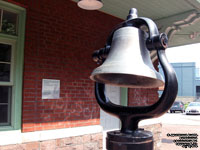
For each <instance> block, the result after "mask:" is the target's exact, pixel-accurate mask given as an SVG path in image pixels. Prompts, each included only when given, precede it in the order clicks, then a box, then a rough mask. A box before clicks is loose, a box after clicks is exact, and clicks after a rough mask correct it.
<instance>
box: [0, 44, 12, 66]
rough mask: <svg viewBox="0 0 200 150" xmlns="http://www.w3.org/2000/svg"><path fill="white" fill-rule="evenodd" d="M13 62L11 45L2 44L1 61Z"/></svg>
mask: <svg viewBox="0 0 200 150" xmlns="http://www.w3.org/2000/svg"><path fill="white" fill-rule="evenodd" d="M10 60H11V45H7V44H1V43H0V61H2V62H10Z"/></svg>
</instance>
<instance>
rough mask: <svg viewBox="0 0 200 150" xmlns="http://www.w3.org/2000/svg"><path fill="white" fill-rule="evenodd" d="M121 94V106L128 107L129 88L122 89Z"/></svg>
mask: <svg viewBox="0 0 200 150" xmlns="http://www.w3.org/2000/svg"><path fill="white" fill-rule="evenodd" d="M120 94H121V105H122V106H127V105H128V88H123V87H121V88H120Z"/></svg>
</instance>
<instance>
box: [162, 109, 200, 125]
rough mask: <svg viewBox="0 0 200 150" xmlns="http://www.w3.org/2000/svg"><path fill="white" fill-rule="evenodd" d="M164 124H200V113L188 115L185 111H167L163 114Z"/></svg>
mask: <svg viewBox="0 0 200 150" xmlns="http://www.w3.org/2000/svg"><path fill="white" fill-rule="evenodd" d="M159 119H161V122H162V123H163V124H175V125H176V124H179V125H200V115H186V114H185V113H178V112H177V113H166V114H165V115H163V116H161V117H160V118H159Z"/></svg>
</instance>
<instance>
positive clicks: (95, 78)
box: [90, 73, 165, 88]
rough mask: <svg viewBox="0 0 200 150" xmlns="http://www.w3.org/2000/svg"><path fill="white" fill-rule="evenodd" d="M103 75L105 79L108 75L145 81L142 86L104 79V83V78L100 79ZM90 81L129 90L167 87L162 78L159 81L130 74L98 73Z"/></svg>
mask: <svg viewBox="0 0 200 150" xmlns="http://www.w3.org/2000/svg"><path fill="white" fill-rule="evenodd" d="M102 75H103V76H104V77H105V75H107V76H108V75H110V76H113V75H119V76H120V77H122V76H129V77H131V78H133V79H136V78H143V80H141V82H139V83H140V85H134V84H127V83H118V82H117V81H116V82H113V80H105V79H104V81H103V80H102V78H99V77H100V76H102ZM90 79H91V80H93V81H95V82H98V83H103V84H108V85H114V86H120V87H127V88H159V87H161V86H164V85H165V82H164V80H162V78H161V79H158V78H152V77H148V76H142V75H136V74H135V75H133V74H128V73H98V74H92V75H91V76H90ZM144 79H145V80H146V81H147V80H148V82H149V84H145V82H144ZM132 81H133V80H132ZM130 83H131V82H130ZM141 83H144V84H141ZM150 83H156V84H155V85H154V84H150Z"/></svg>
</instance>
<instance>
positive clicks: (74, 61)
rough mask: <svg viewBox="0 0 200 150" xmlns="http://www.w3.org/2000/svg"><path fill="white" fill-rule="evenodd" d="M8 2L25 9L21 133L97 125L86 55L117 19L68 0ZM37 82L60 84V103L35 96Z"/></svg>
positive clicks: (38, 90)
mask: <svg viewBox="0 0 200 150" xmlns="http://www.w3.org/2000/svg"><path fill="white" fill-rule="evenodd" d="M8 1H9V2H11V0H8ZM12 2H14V3H18V4H20V5H24V6H25V7H26V9H27V16H26V29H25V32H26V35H25V52H24V54H25V56H24V81H23V114H22V131H23V132H29V131H37V130H47V129H58V128H68V127H77V126H87V125H95V124H99V117H100V112H99V106H98V105H97V103H96V100H95V97H94V83H93V82H92V81H91V80H90V79H89V76H90V73H91V72H92V70H93V69H94V68H95V67H96V64H95V63H94V62H93V61H92V58H91V55H92V52H93V51H94V50H96V49H99V48H101V47H103V46H104V44H105V41H106V38H107V36H108V34H109V32H110V31H111V30H112V28H113V27H114V26H115V25H116V24H118V23H120V22H121V20H120V19H117V18H114V17H113V16H110V15H107V14H104V13H101V12H99V11H86V10H82V9H80V8H78V7H77V4H76V3H75V2H72V1H70V0H57V1H49V0H40V1H35V0H12ZM42 79H58V80H60V83H61V88H60V93H61V94H60V99H42V98H41V97H42V93H41V91H42Z"/></svg>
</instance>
